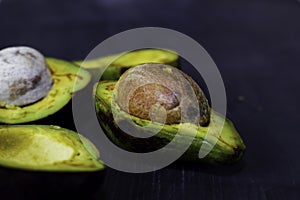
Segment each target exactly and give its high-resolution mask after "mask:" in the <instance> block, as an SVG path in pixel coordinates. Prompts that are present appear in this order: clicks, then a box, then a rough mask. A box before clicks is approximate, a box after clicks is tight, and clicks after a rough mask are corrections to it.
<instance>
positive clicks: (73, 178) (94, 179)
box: [0, 125, 105, 199]
mask: <svg viewBox="0 0 300 200" xmlns="http://www.w3.org/2000/svg"><path fill="white" fill-rule="evenodd" d="M12 129H15V131H18V130H20V132H21V131H23V132H24V131H28V132H31V133H30V134H32V132H36V131H39V132H41V131H44V132H45V133H44V134H52V135H54V136H53V137H56V136H55V135H63V136H64V137H67V138H71V140H72V141H73V142H74V143H77V144H81V146H77V148H78V149H82V148H84V147H83V145H82V143H80V142H79V143H78V142H77V141H79V135H78V134H77V133H75V132H73V131H70V130H67V129H63V128H59V127H55V126H46V125H4V126H0V131H1V133H9V131H10V130H12ZM58 131H59V132H60V133H58ZM1 133H0V134H1ZM15 141H17V140H15ZM86 142H87V143H89V142H88V141H87V140H86ZM87 143H86V144H87ZM89 145H92V144H91V143H90V144H87V146H89ZM21 146H22V145H21ZM82 152H84V151H82ZM83 154H85V153H83ZM86 155H88V157H87V158H82V159H81V161H82V162H83V163H82V164H80V163H77V164H76V165H75V163H74V165H73V166H71V167H70V168H68V167H66V166H63V165H61V168H60V167H57V166H55V165H57V164H53V168H51V166H47V167H45V166H42V167H39V166H36V167H32V168H30V167H26V166H18V164H14V163H6V162H5V158H3V157H2V158H0V177H1V179H0V193H1V198H3V199H62V198H67V199H69V198H74V199H88V198H89V196H91V195H92V194H93V193H94V192H95V190H97V189H98V188H99V187H100V186H101V183H102V181H103V179H104V177H105V170H104V169H105V168H104V165H103V163H101V162H100V161H98V160H96V159H94V158H93V157H94V155H92V154H86ZM90 159H93V161H91V160H90ZM84 160H86V161H84ZM84 162H87V163H86V164H85V163H84ZM88 163H89V164H88ZM92 163H94V164H92ZM81 165H82V166H81ZM89 166H90V167H89Z"/></svg>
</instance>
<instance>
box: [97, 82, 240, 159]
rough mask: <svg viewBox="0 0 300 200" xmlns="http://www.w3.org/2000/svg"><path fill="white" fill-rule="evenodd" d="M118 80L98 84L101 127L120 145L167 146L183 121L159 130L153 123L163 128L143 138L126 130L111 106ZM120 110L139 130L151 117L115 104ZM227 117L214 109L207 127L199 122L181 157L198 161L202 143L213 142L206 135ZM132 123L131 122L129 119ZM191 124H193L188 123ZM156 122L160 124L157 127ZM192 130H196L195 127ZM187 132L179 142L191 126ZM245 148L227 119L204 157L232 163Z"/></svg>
mask: <svg viewBox="0 0 300 200" xmlns="http://www.w3.org/2000/svg"><path fill="white" fill-rule="evenodd" d="M116 83H117V81H100V82H99V83H98V84H97V86H96V88H95V106H96V112H97V117H98V120H99V122H100V125H101V127H102V128H103V129H104V131H105V133H106V134H107V136H108V137H109V138H110V140H111V141H112V142H113V143H115V144H116V145H117V146H119V147H121V148H123V149H125V150H128V151H133V152H142V153H143V152H150V151H154V150H157V149H159V148H162V147H164V146H165V145H166V144H168V143H169V142H170V141H172V139H173V138H174V136H175V135H176V133H177V131H178V129H179V126H180V124H170V125H168V124H164V125H163V128H162V129H161V130H160V127H162V126H161V125H155V124H152V126H153V127H154V129H155V130H160V132H158V133H157V134H156V135H154V136H152V137H150V138H147V139H144V138H135V137H133V136H130V135H128V134H127V133H125V132H123V131H122V130H121V129H120V128H119V127H118V126H117V123H116V122H115V121H114V120H115V119H114V118H113V115H112V110H111V99H112V94H113V90H114V88H115V84H116ZM115 109H116V110H117V112H118V118H119V120H122V123H128V122H127V119H131V120H133V121H134V123H135V125H136V126H133V127H134V128H135V130H136V131H139V126H140V127H143V126H146V125H149V123H151V121H149V120H145V119H140V118H138V117H135V116H132V115H129V114H128V113H126V112H124V111H122V110H121V109H120V108H115ZM222 119H224V116H222V115H220V114H219V113H217V112H215V111H213V110H211V119H210V124H209V126H207V127H203V126H199V127H198V128H197V133H196V137H195V138H194V140H193V142H192V144H191V146H190V147H189V149H188V150H187V151H186V152H185V154H184V155H183V156H182V157H181V160H183V161H198V160H199V157H198V154H199V150H200V147H201V146H202V145H203V144H204V143H205V144H206V145H210V144H213V142H212V141H209V139H205V136H206V133H207V131H208V129H209V128H212V129H214V127H215V129H216V127H217V126H220V125H219V122H220V121H221V120H222ZM129 123H130V122H129ZM189 125H190V126H193V125H191V124H189ZM155 126H157V127H155ZM191 130H194V129H193V128H192V129H191ZM185 133H186V134H184V135H183V134H182V135H181V137H180V140H178V142H180V141H183V140H185V139H187V138H188V137H190V136H191V135H192V133H190V131H189V129H188V128H187V129H186V132H185ZM244 151H245V145H244V143H243V141H242V139H241V137H240V135H239V134H238V132H237V130H236V129H235V127H234V125H233V124H232V122H231V121H230V120H228V119H226V120H225V123H224V126H223V129H222V132H221V134H220V137H218V138H217V142H216V144H215V145H214V146H213V148H212V150H211V151H210V153H209V154H208V155H206V157H204V158H203V159H201V161H204V162H206V163H212V164H231V163H234V162H237V161H239V160H240V159H241V158H242V155H243V153H244Z"/></svg>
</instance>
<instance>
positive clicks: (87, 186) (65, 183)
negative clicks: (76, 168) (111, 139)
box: [0, 167, 105, 199]
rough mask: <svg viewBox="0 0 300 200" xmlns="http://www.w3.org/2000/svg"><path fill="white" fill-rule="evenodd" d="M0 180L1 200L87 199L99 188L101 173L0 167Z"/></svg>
mask: <svg viewBox="0 0 300 200" xmlns="http://www.w3.org/2000/svg"><path fill="white" fill-rule="evenodd" d="M0 177H1V179H0V193H1V199H63V198H66V199H70V198H72V199H89V198H88V197H90V196H92V195H93V194H94V193H95V192H96V190H97V189H98V188H99V187H100V186H101V184H102V182H103V180H104V178H105V170H100V171H94V172H69V173H68V172H42V171H27V170H20V169H18V170H17V169H10V168H4V167H0ZM5 197H6V198H5Z"/></svg>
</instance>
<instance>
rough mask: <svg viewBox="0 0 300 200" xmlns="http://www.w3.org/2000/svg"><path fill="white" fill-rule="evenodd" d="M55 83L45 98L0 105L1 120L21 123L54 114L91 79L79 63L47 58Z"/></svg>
mask: <svg viewBox="0 0 300 200" xmlns="http://www.w3.org/2000/svg"><path fill="white" fill-rule="evenodd" d="M46 63H47V65H48V67H49V69H50V72H51V77H52V80H53V85H52V88H51V90H50V92H49V93H48V94H47V96H45V97H44V98H43V99H41V100H39V101H37V102H35V103H33V104H29V105H26V106H22V107H19V106H6V107H4V108H3V107H0V122H2V123H6V124H19V123H25V122H31V121H36V120H39V119H42V118H45V117H47V116H49V115H52V114H54V113H56V112H57V111H59V110H60V109H61V108H63V107H64V106H65V105H66V104H67V103H68V102H69V101H70V100H71V99H72V95H73V93H74V92H76V91H79V90H81V89H82V88H84V87H85V86H86V85H87V84H88V83H89V82H90V80H91V76H90V74H89V72H87V71H85V70H83V69H80V68H79V67H78V66H77V65H75V64H73V63H71V62H67V61H64V60H59V59H55V58H46Z"/></svg>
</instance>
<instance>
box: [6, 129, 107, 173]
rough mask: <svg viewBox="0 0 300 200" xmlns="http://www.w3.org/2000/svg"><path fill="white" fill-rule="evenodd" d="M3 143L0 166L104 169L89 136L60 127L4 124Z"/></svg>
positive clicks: (66, 169)
mask: <svg viewBox="0 0 300 200" xmlns="http://www.w3.org/2000/svg"><path fill="white" fill-rule="evenodd" d="M82 141H84V145H83V142H82ZM0 144H1V148H0V165H1V166H4V167H11V168H20V169H28V170H42V171H69V172H70V171H77V172H78V171H97V170H102V169H103V168H104V165H103V164H102V163H101V162H99V161H98V160H97V157H99V153H98V152H97V150H96V148H95V147H94V146H93V144H92V143H91V142H90V141H89V140H88V139H86V138H84V137H83V136H81V135H79V134H78V133H75V132H73V131H71V130H68V129H64V128H61V127H58V126H47V125H2V126H0Z"/></svg>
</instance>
